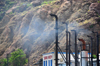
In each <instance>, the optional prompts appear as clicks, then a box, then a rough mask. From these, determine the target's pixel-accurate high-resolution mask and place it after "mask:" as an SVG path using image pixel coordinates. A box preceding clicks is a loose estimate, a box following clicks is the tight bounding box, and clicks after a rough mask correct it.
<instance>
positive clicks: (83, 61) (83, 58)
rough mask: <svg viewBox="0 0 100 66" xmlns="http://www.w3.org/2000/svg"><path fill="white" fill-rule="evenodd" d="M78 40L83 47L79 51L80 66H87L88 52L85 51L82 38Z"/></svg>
mask: <svg viewBox="0 0 100 66" xmlns="http://www.w3.org/2000/svg"><path fill="white" fill-rule="evenodd" d="M78 40H79V41H81V42H82V43H83V45H82V46H83V48H82V51H81V52H80V54H81V63H80V66H87V63H88V52H87V51H86V43H85V41H84V40H83V39H80V38H79V39H78Z"/></svg>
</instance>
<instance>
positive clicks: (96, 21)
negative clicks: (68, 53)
mask: <svg viewBox="0 0 100 66" xmlns="http://www.w3.org/2000/svg"><path fill="white" fill-rule="evenodd" d="M29 1H31V0H29ZM31 4H32V5H34V6H29V7H27V5H21V6H20V7H19V4H17V5H16V6H13V7H12V8H11V10H10V9H9V10H8V11H7V12H6V15H5V16H4V18H3V19H2V20H1V22H0V56H1V58H2V57H6V55H7V54H10V53H11V52H12V51H15V50H16V49H18V48H20V49H23V50H24V52H25V53H26V56H27V57H29V59H30V64H31V65H33V63H36V62H37V61H38V60H39V59H40V58H42V54H43V53H46V52H51V51H54V47H55V44H54V42H55V29H54V28H55V22H54V18H53V17H51V16H50V13H52V14H56V15H57V16H58V25H59V31H58V33H59V42H60V44H59V46H60V47H61V49H62V50H63V51H65V50H64V49H65V43H66V34H65V25H64V24H62V22H66V23H69V25H68V26H69V28H68V30H69V31H70V30H72V29H75V30H76V31H77V38H83V39H85V41H86V43H90V40H89V39H88V38H87V35H93V34H92V32H91V31H92V30H94V31H97V32H99V34H100V17H99V12H100V7H99V6H100V4H99V3H92V2H91V0H90V1H79V2H78V0H77V1H72V4H71V2H70V1H66V0H59V1H55V2H52V3H51V4H48V5H47V4H44V5H41V6H38V5H40V2H39V1H33V2H32V1H31ZM28 5H29V4H28ZM35 6H37V7H35ZM17 7H19V9H17ZM95 10H96V11H97V12H96V11H95ZM77 41H78V40H77ZM94 41H95V40H94ZM78 44H81V43H80V42H79V41H78ZM71 45H72V46H71V50H72V51H74V34H73V33H71ZM78 48H80V47H78ZM94 48H95V47H94Z"/></svg>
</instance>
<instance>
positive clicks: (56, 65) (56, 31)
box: [50, 14, 58, 66]
mask: <svg viewBox="0 0 100 66" xmlns="http://www.w3.org/2000/svg"><path fill="white" fill-rule="evenodd" d="M50 16H53V17H55V18H56V24H55V26H56V27H55V34H56V36H55V38H56V42H55V43H56V50H55V52H56V54H55V61H56V63H55V66H58V17H57V15H55V14H50Z"/></svg>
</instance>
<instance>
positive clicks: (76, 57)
mask: <svg viewBox="0 0 100 66" xmlns="http://www.w3.org/2000/svg"><path fill="white" fill-rule="evenodd" d="M71 31H74V32H75V66H77V62H78V60H77V59H78V56H77V54H78V53H77V51H78V50H77V33H76V31H75V30H71Z"/></svg>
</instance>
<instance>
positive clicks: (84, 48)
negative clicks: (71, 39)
mask: <svg viewBox="0 0 100 66" xmlns="http://www.w3.org/2000/svg"><path fill="white" fill-rule="evenodd" d="M78 40H79V41H81V42H82V43H83V50H86V43H85V41H84V40H83V39H80V38H79V39H78Z"/></svg>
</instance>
